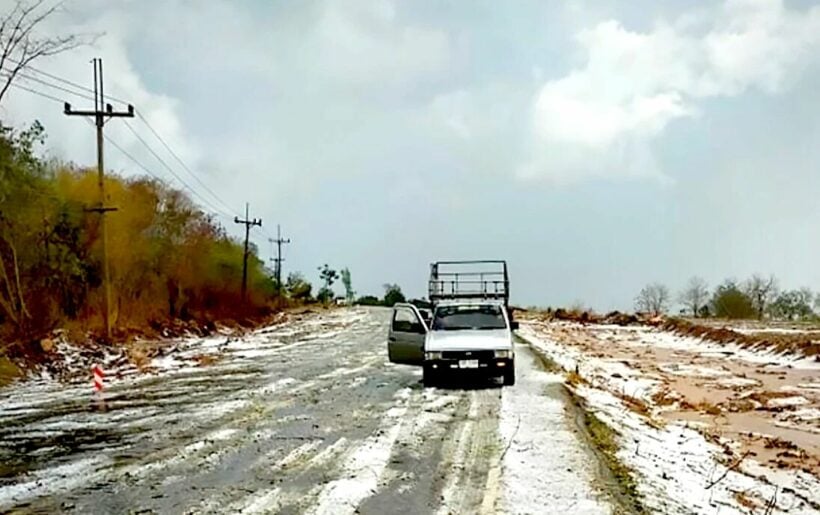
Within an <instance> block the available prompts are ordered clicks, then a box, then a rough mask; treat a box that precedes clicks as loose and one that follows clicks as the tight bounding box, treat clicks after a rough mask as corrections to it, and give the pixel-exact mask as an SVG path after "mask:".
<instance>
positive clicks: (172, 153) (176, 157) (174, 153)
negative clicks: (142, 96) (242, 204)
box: [137, 111, 239, 216]
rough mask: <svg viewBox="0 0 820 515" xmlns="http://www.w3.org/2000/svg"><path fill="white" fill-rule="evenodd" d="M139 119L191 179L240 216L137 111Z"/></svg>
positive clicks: (229, 210)
mask: <svg viewBox="0 0 820 515" xmlns="http://www.w3.org/2000/svg"><path fill="white" fill-rule="evenodd" d="M137 117H138V118H139V119H140V120H141V121H142V123H144V124H145V126H146V127H148V130H150V131H151V133H152V134H153V135H154V137H156V138H157V140H159V142H160V143H161V144H162V146H163V147H165V150H167V151H168V153H169V154H171V156H173V157H174V159H176V161H177V162H178V163H179V164H180V165H181V166H182V168H183V169H185V171H186V172H188V175H190V176H191V177H193V178H194V179H195V180H196V181H197V182H198V183H199V185H200V186H202V187H203V188H204V189H205V191H207V192H208V193H210V194H211V196H212V197H213V198H214V199H216V200H217V202H219V203H220V204H222V206H223V207H224V208H225V209H226V210H227V211H228V212H230V213H233V214H234V215H235V216H239V213H237V212H236V211H234V210H233V208H231V206H230V205H228V203H227V202H225V201H224V200H222V198H221V197H220V196H219V195H217V194H216V193H214V191H213V190H212V189H211V188H209V187H208V185H207V184H205V183H204V182H203V181H202V180H201V179H200V178H199V176H197V174H195V173H194V172H193V171H191V169H190V168H189V167H188V165H186V164H185V162H184V161H183V160H182V159H181V158H180V157H179V155H177V153H176V152H174V150H173V149H172V148H171V147H170V145H168V143H166V142H165V140H164V139H163V138H162V136H160V134H159V132H157V130H156V129H154V127H152V126H151V124H150V123H149V122H148V120H147V119H146V118H145V117H144V116H143V115H142V113H141V112H139V111H137Z"/></svg>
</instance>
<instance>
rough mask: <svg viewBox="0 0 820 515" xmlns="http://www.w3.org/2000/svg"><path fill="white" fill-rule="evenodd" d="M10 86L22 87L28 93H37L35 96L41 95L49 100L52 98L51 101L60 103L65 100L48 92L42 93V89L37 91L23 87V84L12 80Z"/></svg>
mask: <svg viewBox="0 0 820 515" xmlns="http://www.w3.org/2000/svg"><path fill="white" fill-rule="evenodd" d="M11 87H13V88H17V89H22V90H23V91H28V92H29V93H33V94H35V95H37V96H41V97H43V98H47V99H49V100H53V101H55V102H57V103H60V104H63V103H65V101H64V100H62V99H60V98H57V97H54V96H51V95H49V94H48V93H43V92H42V91H37V90H34V89H31V88H27V87H25V86H21V85H20V84H15V83H14V82H12V83H11Z"/></svg>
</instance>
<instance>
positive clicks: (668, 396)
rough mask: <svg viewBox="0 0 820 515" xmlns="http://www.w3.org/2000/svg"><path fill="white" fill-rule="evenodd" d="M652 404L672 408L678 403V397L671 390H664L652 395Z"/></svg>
mask: <svg viewBox="0 0 820 515" xmlns="http://www.w3.org/2000/svg"><path fill="white" fill-rule="evenodd" d="M652 402H653V403H654V404H655V405H656V406H672V405H674V404H675V403H676V402H678V397H677V395H675V394H674V393H673V392H672V391H671V390H670V389H669V388H663V389H661V390H658V391H656V392H655V393H653V394H652Z"/></svg>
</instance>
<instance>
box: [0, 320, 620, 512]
mask: <svg viewBox="0 0 820 515" xmlns="http://www.w3.org/2000/svg"><path fill="white" fill-rule="evenodd" d="M388 314H389V312H388V311H387V310H379V309H372V310H352V309H351V310H340V311H336V312H333V313H331V314H329V315H320V316H314V317H309V318H306V319H304V320H301V321H298V322H294V323H290V324H285V325H281V326H276V327H273V328H269V329H265V330H262V331H259V332H258V333H256V334H254V335H252V336H249V337H247V338H244V339H242V340H239V341H234V342H224V343H221V342H220V341H219V340H208V341H203V342H201V343H195V344H194V345H202V347H203V348H204V349H207V350H208V352H211V353H214V354H216V355H218V356H219V357H220V359H219V360H217V361H216V362H214V363H211V364H208V365H203V366H196V367H181V368H173V367H171V368H168V369H167V370H161V371H159V372H158V373H156V374H153V375H140V376H134V377H129V378H126V379H123V380H120V381H116V382H114V383H113V384H112V385H111V386H110V387H109V388H108V389H107V390H106V392H105V395H104V397H103V398H102V399H100V398H97V397H94V396H93V395H92V394H91V393H90V388H89V385H88V384H72V385H60V384H56V383H52V382H47V381H46V382H36V381H35V382H32V383H28V384H21V385H16V386H13V387H10V388H6V389H4V390H0V512H14V513H53V512H76V513H317V514H318V513H332V514H339V513H380V514H381V513H482V512H483V513H555V512H559V511H567V512H571V513H610V512H611V511H612V510H611V507H610V504H609V503H608V500H607V499H608V497H607V495H606V491H605V490H606V489H605V488H601V486H600V483H601V480H600V476H601V474H600V473H599V465H598V463H597V461H596V459H595V457H594V455H592V454H591V453H590V452H589V451H588V449H587V447H586V445H585V444H584V439H583V437H582V436H580V434H579V431H578V430H577V429H576V427H575V423H574V416H573V413H572V411H571V409H569V408H568V403H567V402H566V399H565V398H564V395H565V394H564V393H563V391H562V389H561V387H560V379H561V378H560V377H557V376H554V375H552V374H549V373H547V372H545V371H544V370H542V369H541V367H540V365H539V362H538V360H537V359H535V357H534V356H533V354H532V353H531V351H530V350H529V349H528V347H527V346H526V345H518V348H517V349H516V362H517V376H518V384H517V385H516V386H514V387H504V388H501V387H500V386H498V385H495V384H488V383H483V382H481V383H474V384H461V383H459V384H454V385H452V386H450V387H442V388H424V387H423V386H422V385H421V382H420V379H421V374H420V371H419V370H418V369H416V368H413V367H406V366H397V365H393V364H391V363H389V362H388V361H387V353H386V348H385V345H386V342H385V340H386V331H387V320H388ZM221 340H225V338H224V337H222V338H221Z"/></svg>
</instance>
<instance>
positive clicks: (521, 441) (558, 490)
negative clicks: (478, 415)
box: [499, 352, 612, 514]
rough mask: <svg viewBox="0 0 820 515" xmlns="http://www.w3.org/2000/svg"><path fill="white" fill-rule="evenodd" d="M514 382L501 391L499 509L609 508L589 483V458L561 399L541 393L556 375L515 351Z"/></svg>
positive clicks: (583, 510)
mask: <svg viewBox="0 0 820 515" xmlns="http://www.w3.org/2000/svg"><path fill="white" fill-rule="evenodd" d="M516 359H517V360H518V364H517V367H516V368H517V369H518V370H517V371H518V375H519V377H518V382H517V385H516V386H515V387H513V388H504V390H503V392H502V395H501V413H500V419H499V432H500V436H501V441H502V445H504V449H503V451H502V452H503V453H504V454H503V459H502V462H501V468H502V474H501V487H502V488H501V492H502V493H501V498H500V507H501V509H502V510H503V511H504V512H505V513H511V514H512V513H515V514H525V513H532V514H536V513H545V511H544V510H545V508H547V507H549V512H550V513H567V514H569V513H578V514H599V513H611V512H612V509H611V507H610V506H609V504H608V503H607V502H606V501H604V500H602V499H601V493H600V492H597V491H596V490H595V488H593V486H592V484H593V483H594V480H595V477H596V470H595V467H596V464H595V460H594V459H591V456H590V455H589V454H588V452H587V451H585V450H584V447H583V444H582V442H581V441H579V437H578V434H577V433H576V432H574V431H572V430H571V428H570V426H569V424H570V420H568V417H567V415H566V413H565V405H564V402H565V401H564V400H563V399H561V398H557V397H553V396H550V395H545V388H547V386H550V385H552V386H555V385H560V384H561V382H562V381H563V378H562V376H560V375H558V374H550V373H545V372H542V371H540V370H537V369H536V368H535V367H534V366H533V365H532V364H528V363H523V362H522V361H523V360H525V359H529V360H532V357H530V356H529V353H524V352H519V353H518V355H517V358H516Z"/></svg>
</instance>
